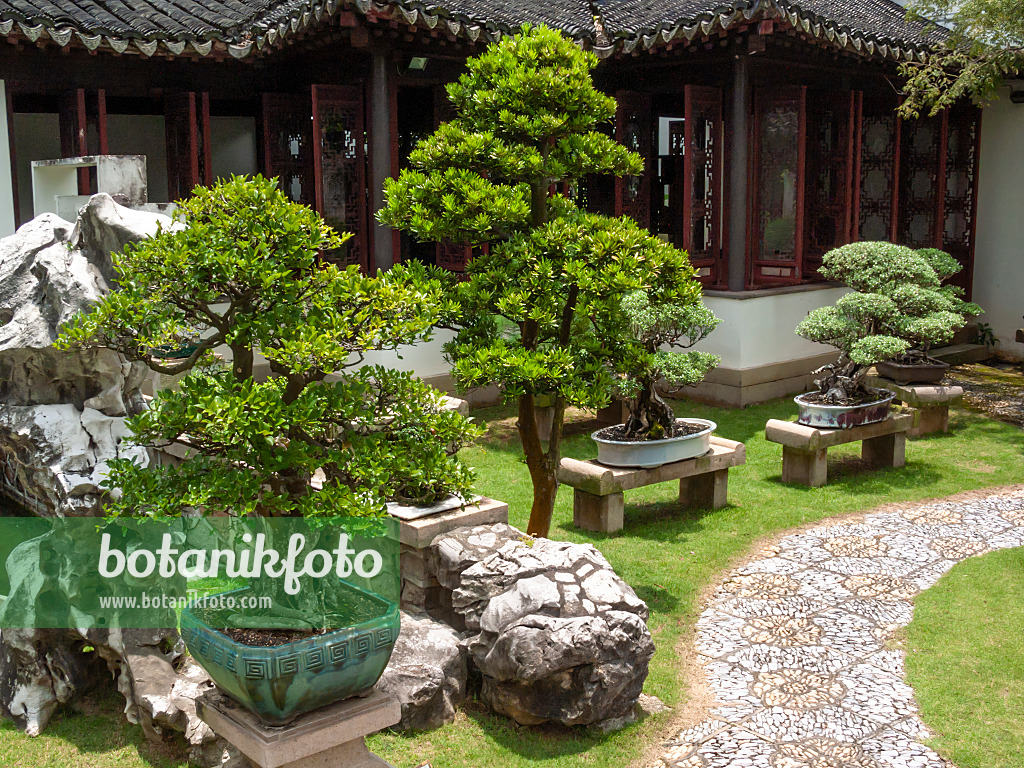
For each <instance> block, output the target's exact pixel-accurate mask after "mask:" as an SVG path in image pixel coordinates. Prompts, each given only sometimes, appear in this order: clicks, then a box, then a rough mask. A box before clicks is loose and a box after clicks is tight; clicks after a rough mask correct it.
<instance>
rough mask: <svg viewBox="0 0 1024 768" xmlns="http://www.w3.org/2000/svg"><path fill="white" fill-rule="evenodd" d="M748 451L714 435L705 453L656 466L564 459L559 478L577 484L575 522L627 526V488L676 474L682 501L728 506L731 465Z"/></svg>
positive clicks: (607, 529) (609, 528) (592, 527)
mask: <svg viewBox="0 0 1024 768" xmlns="http://www.w3.org/2000/svg"><path fill="white" fill-rule="evenodd" d="M746 456H747V453H746V448H745V447H744V445H743V443H737V442H735V441H734V440H726V439H725V438H722V437H716V436H715V435H712V436H711V450H710V451H708V452H707V453H706V454H704V455H703V456H697V457H696V458H693V459H684V460H683V461H675V462H672V463H671V464H662V465H661V466H660V467H654V468H652V469H638V468H631V467H609V466H605V465H604V464H599V463H598V462H596V461H579V460H578V459H562V463H561V465H560V466H559V468H558V481H559V482H561V483H565V484H566V485H568V486H571V487H573V488H574V489H575V492H574V494H573V505H572V519H573V524H574V525H575V526H576V527H577V528H582V529H584V530H586V531H598V532H601V533H612V532H614V531H618V530H620V529H621V528H622V526H623V523H624V510H625V498H624V496H623V492H624V491H628V490H630V489H632V488H642V487H643V486H645V485H654V484H655V483H664V482H668V481H670V480H678V481H679V501H680V503H681V504H683V506H690V507H697V508H703V509H719V508H721V507H724V506H725V504H726V499H727V496H728V487H729V486H728V483H729V467H735V466H738V465H740V464H743V463H744V462H745V461H746V460H747V459H746Z"/></svg>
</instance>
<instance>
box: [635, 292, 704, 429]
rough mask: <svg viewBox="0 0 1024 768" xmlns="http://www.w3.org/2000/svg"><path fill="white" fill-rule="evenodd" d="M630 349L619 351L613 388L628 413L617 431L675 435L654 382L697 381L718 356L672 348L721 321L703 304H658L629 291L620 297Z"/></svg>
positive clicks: (695, 340) (682, 383)
mask: <svg viewBox="0 0 1024 768" xmlns="http://www.w3.org/2000/svg"><path fill="white" fill-rule="evenodd" d="M622 311H623V315H624V318H625V321H626V323H627V324H628V330H627V331H626V332H625V333H624V334H623V335H622V338H626V339H630V338H632V339H633V340H634V341H635V343H634V344H633V345H632V347H633V354H632V355H629V356H626V355H624V356H623V357H622V358H621V360H620V364H622V365H624V367H625V369H624V371H623V373H622V377H621V379H620V381H619V385H618V387H619V392H620V394H621V395H622V396H623V397H624V398H625V399H626V405H627V407H628V409H629V417H628V418H627V420H626V424H625V427H624V429H623V430H622V436H623V438H624V439H626V440H661V439H665V438H670V437H676V435H677V434H678V432H679V429H680V428H679V425H678V423H677V421H676V417H675V414H674V413H673V411H672V407H671V406H670V405H669V404H668V403H667V402H666V401H665V399H664V398H663V397H662V396H661V395H660V394H659V393H658V390H657V387H658V385H659V384H662V385H664V386H667V387H670V388H676V387H686V386H693V385H694V384H697V383H699V382H700V381H701V380H702V379H703V378H704V377H705V376H706V375H707V373H708V371H710V370H711V369H712V368H714V367H715V366H716V365H718V361H719V359H720V358H719V357H718V356H717V355H712V354H709V353H707V352H697V351H693V350H691V351H689V352H677V351H675V350H671V349H664V347H678V348H682V349H686V348H689V347H692V346H693V345H694V344H696V343H698V342H699V341H701V340H702V339H704V338H705V337H707V335H708V334H709V333H711V331H713V330H714V329H715V328H716V327H717V326H718V324H719V322H721V321H720V320H719V319H718V318H717V317H715V315H714V313H713V312H712V311H711V310H710V309H708V308H707V307H706V306H705V305H704V304H701V303H692V304H663V303H660V302H658V301H657V300H655V301H652V300H651V296H650V294H649V293H648V292H647V291H634V292H633V293H631V294H629V295H628V296H626V297H625V298H624V299H623V300H622Z"/></svg>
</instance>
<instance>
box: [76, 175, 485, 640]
mask: <svg viewBox="0 0 1024 768" xmlns="http://www.w3.org/2000/svg"><path fill="white" fill-rule="evenodd" d="M177 216H178V218H179V219H180V220H181V221H182V222H184V223H185V224H186V226H184V227H181V228H179V229H177V230H175V231H164V232H161V233H159V234H158V235H156V236H155V237H153V238H151V239H149V240H145V241H142V242H140V243H137V244H135V245H132V246H129V247H127V248H126V249H125V250H124V251H123V252H122V253H120V254H115V255H114V265H115V268H116V270H117V273H118V275H119V283H120V290H118V291H115V292H113V293H111V294H109V295H108V296H107V297H105V298H104V300H103V301H101V302H100V303H99V304H98V305H97V306H96V307H95V308H94V309H93V311H92V312H90V313H89V314H86V315H80V316H79V317H77V318H76V320H75V322H74V323H73V324H72V325H71V326H70V327H69V328H68V329H67V330H66V332H65V335H64V337H63V344H64V345H66V346H76V347H88V346H101V347H109V348H112V349H116V350H118V351H120V352H121V353H122V354H124V355H125V356H126V357H127V358H129V359H133V360H143V361H145V362H146V363H147V364H148V365H149V367H150V368H152V369H153V370H154V371H158V372H160V373H165V374H176V373H180V372H183V371H187V370H190V369H192V372H191V374H190V375H189V376H188V377H186V378H185V379H184V380H183V381H182V382H181V386H180V390H179V391H169V390H163V391H160V392H157V393H156V395H155V397H154V399H153V401H152V403H151V405H150V407H149V408H148V409H147V410H145V411H144V412H142V413H140V414H138V415H136V416H134V417H133V418H132V419H131V420H130V422H129V427H130V429H131V431H132V432H133V434H134V439H135V441H136V442H138V443H140V444H147V445H168V444H171V443H182V444H184V445H186V446H187V447H188V448H189V449H190V450H191V451H193V452H195V455H194V456H193V458H191V459H189V460H188V461H185V462H184V463H183V464H181V466H172V465H163V466H149V467H141V466H138V465H136V464H133V463H131V462H129V461H127V460H120V461H112V462H111V468H110V473H109V477H108V480H107V484H108V487H109V488H110V489H111V490H114V489H117V492H116V497H115V498H113V499H112V501H111V504H110V506H109V507H108V510H109V512H110V513H111V514H113V515H118V514H130V515H149V516H178V515H181V514H182V513H183V512H185V511H192V510H198V511H200V512H202V513H205V514H207V515H218V514H227V515H252V516H264V517H279V516H304V517H321V516H363V517H374V516H382V515H384V514H385V502H386V501H387V500H390V499H402V500H414V501H416V502H430V501H432V500H434V499H435V498H438V497H441V496H444V495H447V494H448V493H453V492H454V493H460V494H467V493H468V492H469V490H470V483H471V480H472V472H471V470H470V469H469V468H467V467H466V466H465V465H463V464H462V463H461V462H460V461H459V459H458V458H457V456H456V455H455V452H456V451H457V449H458V448H459V447H460V446H462V445H463V444H464V443H465V442H466V441H467V440H469V439H471V438H472V437H473V436H474V434H475V427H473V426H472V425H471V424H470V423H469V422H468V421H467V420H466V419H465V418H463V417H462V416H460V415H459V414H457V413H455V412H453V411H448V410H445V409H444V408H443V406H442V398H441V396H440V394H439V393H437V392H436V391H434V390H432V389H431V388H430V387H428V386H427V385H425V384H424V383H422V382H421V381H419V380H418V379H416V378H414V377H413V376H412V375H410V374H408V373H402V372H397V371H393V370H388V369H386V368H381V367H372V366H366V367H361V366H362V363H363V360H364V353H365V352H366V351H367V350H371V349H382V348H393V347H395V346H397V345H400V344H409V343H413V342H416V341H418V340H422V339H423V338H424V337H426V336H427V335H428V333H429V329H430V328H431V326H432V324H433V323H434V322H435V320H436V319H437V317H438V315H439V313H441V311H442V309H444V306H445V303H446V299H445V297H444V294H443V290H442V286H441V285H440V284H439V283H438V282H437V281H435V280H431V279H429V278H428V276H427V274H426V272H425V271H424V270H423V269H422V268H418V267H416V266H415V265H412V266H410V267H409V268H402V269H396V270H395V271H393V272H387V273H382V274H379V275H378V276H376V277H367V276H365V275H362V274H360V273H359V271H358V268H357V267H349V268H348V269H346V270H341V269H338V268H336V267H334V266H332V265H330V264H324V263H321V261H320V259H319V256H318V253H319V252H321V251H327V250H330V249H332V248H336V247H338V246H339V245H340V244H341V242H342V238H340V237H339V236H338V235H337V234H335V233H334V232H333V231H332V230H331V229H330V228H329V227H328V226H327V225H326V224H325V223H324V222H323V221H322V220H321V219H320V218H319V216H317V215H316V213H315V212H313V211H312V210H310V209H308V208H305V207H304V206H301V205H297V204H294V203H292V202H290V201H289V200H288V199H287V198H286V197H285V196H284V194H283V193H282V192H281V191H280V190H278V189H277V188H276V181H270V180H266V179H264V178H262V177H259V176H257V177H256V178H254V179H252V180H246V179H242V178H233V179H231V180H230V181H227V182H223V183H220V184H218V185H216V186H213V187H210V188H201V187H200V188H196V190H195V191H194V194H193V196H192V197H191V198H189V199H187V200H185V201H183V202H181V203H179V206H178V214H177ZM222 346H226V347H228V348H229V349H230V351H231V366H230V367H217V366H215V365H214V357H213V350H214V349H215V348H218V347H222ZM167 350H185V351H188V350H191V351H190V353H188V355H187V357H184V358H180V359H174V358H168V356H167ZM257 353H259V354H261V355H262V356H263V357H264V358H265V359H266V361H267V363H268V364H269V368H270V371H271V372H272V373H273V376H272V377H271V378H269V379H268V380H266V381H257V380H256V378H254V376H253V369H254V362H255V360H256V359H257V358H256V356H257ZM182 354H184V353H182ZM335 371H344V375H343V376H341V377H340V378H339V379H338V380H337V381H334V382H331V383H328V382H326V381H325V378H326V377H327V376H328V374H330V373H332V372H335ZM314 475H317V477H318V478H319V479H320V480H321V481H322V487H321V488H320V489H319V490H314V488H313V485H312V481H313V478H314ZM280 586H281V585H280V582H279V581H276V580H265V581H259V582H255V583H254V589H273V590H276V591H275V593H274V595H273V605H274V607H273V608H272V609H271V610H270V612H269V613H268V614H267V615H266V616H265V617H263V619H261V617H259V616H255V617H253V616H250V617H238V619H237V620H238V621H244V625H245V626H247V627H260V626H263V625H265V626H268V627H269V626H279V625H280V622H279V621H278V615H279V614H280V615H285V616H288V617H291V618H292V619H293V620H294V618H295V617H301V620H300V621H299V623H298V624H297V625H296V626H309V627H312V628H316V627H320V628H325V627H332V626H336V624H332V621H334V619H335V618H336V616H335V617H334V618H332V616H334V613H335V609H336V607H337V606H336V600H339V599H341V598H339V596H338V595H339V591H338V585H337V582H336V580H334V581H332V580H331V579H320V580H318V581H317V582H316V586H315V588H309V589H306V588H303V589H301V590H300V591H299V592H298V594H295V595H290V594H286V593H285V592H283V591H282V590H281V589H280ZM264 619H265V620H264Z"/></svg>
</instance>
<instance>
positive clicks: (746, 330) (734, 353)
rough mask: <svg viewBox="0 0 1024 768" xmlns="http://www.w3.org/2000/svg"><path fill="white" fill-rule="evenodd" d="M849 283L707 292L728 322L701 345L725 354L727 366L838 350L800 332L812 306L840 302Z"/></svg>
mask: <svg viewBox="0 0 1024 768" xmlns="http://www.w3.org/2000/svg"><path fill="white" fill-rule="evenodd" d="M847 291H848V289H847V288H824V289H821V290H811V291H799V292H794V293H783V294H776V295H773V296H760V297H757V298H747V299H727V298H722V297H718V296H707V297H705V299H704V302H705V303H706V304H707V305H708V307H710V309H711V311H713V312H714V313H715V314H716V315H718V317H720V318H722V323H721V324H720V325H719V326H718V327H717V328H716V329H715V330H714V332H712V334H711V335H710V336H708V338H707V339H705V340H704V341H703V342H701V343H700V344H699V345H698V346H697V347H696V348H697V349H700V350H701V351H703V352H712V353H714V354H716V355H718V356H719V357H721V358H722V362H721V363H720V364H719V367H721V368H733V369H744V368H757V367H759V366H762V365H772V364H775V363H784V362H788V361H790V360H802V359H804V358H807V357H814V356H815V355H821V354H824V353H826V352H829V351H831V350H832V348H831V347H828V346H826V345H824V344H815V343H814V342H811V341H807V340H806V339H803V338H801V337H799V336H797V335H796V333H795V332H794V331H795V329H796V326H797V323H799V322H800V321H801V320H803V319H804V318H805V317H807V313H808V312H810V311H811V310H812V309H817V308H818V307H824V306H826V305H828V304H834V303H835V302H836V300H837V299H838V298H839V297H840V296H842V295H843V294H844V293H847Z"/></svg>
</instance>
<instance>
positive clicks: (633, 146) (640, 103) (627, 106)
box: [615, 91, 653, 228]
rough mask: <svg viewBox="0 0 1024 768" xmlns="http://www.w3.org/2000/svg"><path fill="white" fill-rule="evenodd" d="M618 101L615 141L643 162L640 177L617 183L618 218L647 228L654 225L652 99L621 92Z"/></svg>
mask: <svg viewBox="0 0 1024 768" xmlns="http://www.w3.org/2000/svg"><path fill="white" fill-rule="evenodd" d="M615 98H616V101H617V102H618V110H617V112H616V115H615V139H616V141H618V142H619V143H620V144H623V145H625V147H626V148H627V149H629V150H631V151H633V152H636V153H637V154H638V155H640V157H641V158H642V159H643V161H644V172H643V173H642V174H641V175H639V176H622V177H619V178H617V179H616V180H615V215H616V216H629V217H630V218H631V219H633V221H635V222H636V223H637V224H639V225H640V226H641V227H644V228H647V227H649V226H650V222H651V173H652V169H651V168H650V163H651V155H652V152H651V144H652V141H651V139H652V134H653V124H652V121H651V99H650V97H649V96H647V95H645V94H642V93H636V92H634V91H619V92H618V93H617V94H616V96H615Z"/></svg>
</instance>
